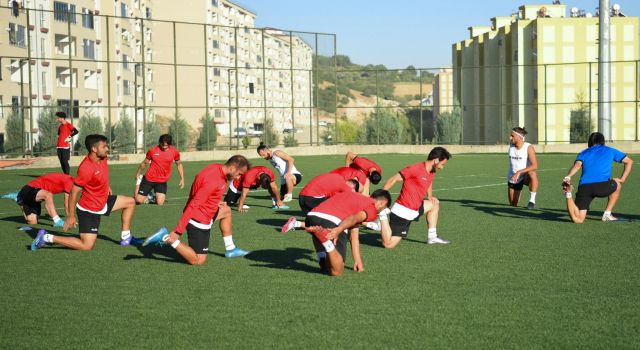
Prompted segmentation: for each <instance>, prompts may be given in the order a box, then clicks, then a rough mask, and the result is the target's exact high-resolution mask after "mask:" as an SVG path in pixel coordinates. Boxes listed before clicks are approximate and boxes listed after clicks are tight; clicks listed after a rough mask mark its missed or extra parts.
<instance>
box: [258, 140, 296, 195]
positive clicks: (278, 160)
mask: <svg viewBox="0 0 640 350" xmlns="http://www.w3.org/2000/svg"><path fill="white" fill-rule="evenodd" d="M258 154H259V155H260V157H262V158H263V159H265V160H268V161H269V163H271V165H273V167H274V168H276V169H277V170H278V172H279V173H280V199H282V201H283V202H291V200H292V199H293V187H294V186H295V185H297V184H299V183H300V181H302V174H300V172H299V171H298V169H296V166H295V164H294V163H293V157H291V156H290V155H288V154H286V153H285V152H283V151H280V150H277V149H274V150H270V149H269V147H267V146H266V145H265V144H264V143H262V142H260V145H259V146H258Z"/></svg>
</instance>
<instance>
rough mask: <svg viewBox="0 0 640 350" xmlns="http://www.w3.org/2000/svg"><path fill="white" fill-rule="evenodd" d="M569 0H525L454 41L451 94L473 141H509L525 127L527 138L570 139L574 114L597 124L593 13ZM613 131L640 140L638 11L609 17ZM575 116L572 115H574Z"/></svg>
mask: <svg viewBox="0 0 640 350" xmlns="http://www.w3.org/2000/svg"><path fill="white" fill-rule="evenodd" d="M566 12H567V9H566V5H551V4H550V5H524V6H521V7H520V8H519V11H518V13H516V14H514V15H512V16H505V17H495V18H492V25H491V26H488V27H470V28H469V31H470V38H469V39H466V40H463V41H460V42H458V43H455V44H454V45H453V55H452V56H453V79H454V96H455V98H457V99H458V100H459V101H460V102H461V105H462V108H463V122H464V126H463V138H464V142H465V143H470V144H474V143H477V144H494V143H502V142H506V141H507V140H508V136H509V134H508V130H509V129H511V128H512V127H514V126H524V127H526V128H527V130H528V131H529V140H531V142H540V143H543V142H544V143H568V142H570V140H571V120H572V118H574V117H576V116H578V115H585V113H586V115H588V118H589V119H590V121H591V123H592V124H593V127H592V130H593V129H594V127H595V125H597V118H598V117H597V110H598V108H597V99H598V97H597V96H598V94H597V85H598V77H597V72H598V63H597V61H598V31H599V29H598V18H595V17H590V16H588V15H584V12H583V11H577V10H573V9H572V11H571V14H570V15H569V16H567V13H566ZM611 60H612V63H611V78H612V79H611V92H612V93H611V95H612V98H611V100H612V103H611V105H612V107H611V115H612V138H613V139H614V140H637V138H638V130H637V118H638V110H637V108H636V102H637V96H638V91H637V88H636V86H637V83H638V80H637V78H636V77H637V75H638V72H637V68H636V67H637V62H636V61H637V60H638V18H637V17H622V16H613V17H612V18H611ZM572 116H573V117H572Z"/></svg>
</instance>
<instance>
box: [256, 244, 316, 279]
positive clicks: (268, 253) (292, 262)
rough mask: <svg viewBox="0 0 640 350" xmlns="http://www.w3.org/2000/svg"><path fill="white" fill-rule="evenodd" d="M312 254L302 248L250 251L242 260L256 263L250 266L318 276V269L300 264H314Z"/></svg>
mask: <svg viewBox="0 0 640 350" xmlns="http://www.w3.org/2000/svg"><path fill="white" fill-rule="evenodd" d="M313 254H314V252H313V251H311V250H309V249H302V248H286V249H284V250H279V249H263V250H255V251H252V252H251V253H250V254H248V255H245V257H244V258H245V259H248V260H251V261H255V262H256V263H257V264H252V265H251V266H256V267H267V268H271V269H282V270H296V271H302V272H308V273H318V274H320V273H321V272H320V268H318V267H316V266H311V265H308V264H305V263H302V262H301V261H307V262H313V263H316V260H315V259H314V256H313Z"/></svg>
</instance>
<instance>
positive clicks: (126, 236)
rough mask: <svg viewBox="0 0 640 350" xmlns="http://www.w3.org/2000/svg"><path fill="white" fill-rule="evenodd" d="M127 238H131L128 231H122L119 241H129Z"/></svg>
mask: <svg viewBox="0 0 640 350" xmlns="http://www.w3.org/2000/svg"><path fill="white" fill-rule="evenodd" d="M129 237H131V231H130V230H126V231H122V233H121V234H120V239H122V240H125V239H129Z"/></svg>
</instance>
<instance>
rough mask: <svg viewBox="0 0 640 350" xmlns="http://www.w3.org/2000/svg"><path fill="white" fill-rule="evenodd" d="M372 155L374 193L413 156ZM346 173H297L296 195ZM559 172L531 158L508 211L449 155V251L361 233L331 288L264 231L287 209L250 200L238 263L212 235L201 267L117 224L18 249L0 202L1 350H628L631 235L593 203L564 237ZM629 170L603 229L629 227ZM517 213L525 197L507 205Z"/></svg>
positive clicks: (297, 248)
mask: <svg viewBox="0 0 640 350" xmlns="http://www.w3.org/2000/svg"><path fill="white" fill-rule="evenodd" d="M371 158H372V159H374V160H376V161H377V162H378V163H379V164H380V165H381V166H382V168H383V171H384V172H383V182H382V183H381V184H380V186H381V185H382V184H383V183H384V180H386V178H387V177H388V176H389V175H391V174H394V173H395V172H396V171H398V170H400V169H401V168H402V167H404V166H406V165H409V164H412V163H414V162H418V161H421V160H423V159H424V156H415V155H402V154H400V155H398V154H393V155H375V156H372V157H371ZM636 158H638V157H636ZM343 159H344V158H343V156H342V155H336V156H314V157H297V158H296V165H297V167H298V169H300V171H301V172H302V173H303V174H304V179H303V183H306V182H307V181H308V180H309V179H310V178H311V177H312V176H314V175H317V174H319V173H321V172H324V171H326V170H330V169H333V168H335V167H338V166H341V164H343V161H344V160H343ZM573 159H574V156H573V155H558V154H547V155H539V163H540V171H539V178H540V182H541V187H540V189H539V191H538V200H537V202H538V206H537V209H535V210H527V209H525V208H522V207H521V208H511V207H509V206H507V205H506V185H505V175H506V167H507V157H506V155H482V154H476V155H454V157H453V159H451V161H450V162H449V163H448V164H447V166H446V168H445V169H444V170H443V171H441V172H440V173H439V174H438V175H437V177H436V180H435V183H434V190H435V191H434V194H435V195H436V196H437V197H438V198H439V199H440V201H441V214H440V215H441V216H440V223H439V225H438V233H439V235H440V236H441V237H443V238H445V239H449V240H451V241H452V242H453V243H452V244H451V245H449V246H430V245H427V244H425V238H426V226H425V223H424V217H423V218H422V219H421V222H419V223H414V224H413V225H412V226H411V231H410V233H409V237H408V239H406V240H405V241H403V242H402V243H401V244H400V246H399V247H397V248H396V249H393V250H385V249H383V248H382V247H381V244H380V241H379V234H378V233H375V232H373V231H369V230H363V235H362V236H361V245H362V257H363V261H364V265H365V269H366V271H365V272H364V273H355V272H353V271H352V270H350V269H351V266H352V260H351V258H350V257H349V259H348V261H347V268H348V270H346V271H345V273H344V275H343V276H341V277H338V278H330V277H327V276H325V275H322V274H320V273H318V268H317V265H316V262H315V253H314V251H313V246H312V244H311V240H310V236H309V235H308V234H307V233H305V232H304V231H296V232H291V233H287V234H284V235H283V234H281V233H279V231H277V230H279V227H280V225H282V224H283V223H284V222H285V220H286V219H287V217H288V216H289V215H291V214H294V215H297V214H298V212H297V209H298V205H297V202H295V201H294V202H292V203H291V204H292V209H291V210H289V211H282V212H274V211H272V210H271V209H270V208H269V207H270V200H269V199H268V197H267V195H266V192H252V193H251V194H250V198H249V200H248V203H247V204H248V205H250V206H251V209H250V210H249V212H248V213H245V214H240V213H238V212H236V211H234V216H233V220H234V240H235V242H236V244H237V245H238V246H239V247H241V248H243V249H246V250H251V251H252V253H251V254H250V255H248V256H247V257H245V258H235V259H226V258H225V257H224V247H223V243H222V239H221V237H220V231H219V229H218V228H217V226H216V228H215V230H214V232H213V234H212V240H211V243H210V248H211V251H210V255H209V258H208V261H207V263H206V265H205V266H200V267H193V266H189V265H187V264H185V263H183V261H182V260H181V259H180V258H179V257H178V256H177V255H176V254H175V251H173V249H172V248H170V247H169V248H164V249H158V248H149V249H146V248H145V249H139V248H136V247H121V246H119V244H118V241H119V232H120V227H119V221H120V215H119V213H115V214H112V216H111V217H106V218H103V219H102V225H101V227H100V231H101V232H102V233H103V235H101V236H100V237H99V239H98V242H97V244H96V247H95V250H94V251H90V252H76V251H71V250H68V249H64V248H61V247H56V246H51V247H45V248H42V249H41V250H38V251H37V252H31V251H29V250H28V246H29V244H30V242H31V240H32V236H31V235H29V234H28V233H25V232H23V231H19V230H17V228H18V227H20V226H23V223H22V222H21V220H22V218H21V214H20V211H19V209H18V207H17V206H16V205H15V203H12V202H11V201H8V200H0V229H1V230H0V247H1V248H0V261H1V262H2V269H1V272H0V281H1V282H0V283H1V287H2V288H1V290H0V310H1V311H0V325H1V326H2V332H0V348H6V349H13V348H65V349H67V348H82V349H84V348H252V349H255V348H278V349H280V348H294V349H300V348H313V349H320V348H367V349H371V348H420V349H432V348H446V349H457V348H473V349H475V348H607V349H609V348H636V349H637V348H639V347H640V303H639V300H640V274H638V268H639V267H640V253H639V252H640V250H639V248H640V230H639V228H640V222H627V223H604V222H601V221H600V220H599V218H600V215H601V214H602V210H603V209H604V206H605V200H602V199H601V200H596V201H594V203H593V204H592V207H591V213H590V215H589V218H588V220H587V221H586V222H585V223H584V224H582V225H574V224H571V223H570V222H569V219H568V216H567V214H566V211H565V204H564V197H563V195H562V193H561V191H560V183H561V180H562V178H563V177H564V175H565V174H566V171H567V169H568V168H569V167H570V166H571V164H572V162H573ZM253 162H254V163H255V164H266V162H264V161H263V160H261V159H256V160H253ZM205 164H206V163H203V162H198V163H185V173H186V175H185V176H186V181H185V182H186V183H187V186H186V188H185V189H184V190H180V189H179V188H178V186H177V184H178V181H177V174H175V172H174V178H173V180H172V181H171V182H170V185H169V193H168V203H167V205H165V206H163V207H158V206H155V205H142V206H138V207H137V208H136V212H135V216H134V221H133V227H132V232H133V234H134V236H137V237H142V236H146V235H148V234H150V233H152V232H153V231H155V230H156V229H157V228H158V227H160V226H167V227H168V228H170V229H171V228H173V227H174V226H175V224H176V222H177V220H178V218H179V216H180V213H181V210H182V208H183V205H184V203H185V201H186V196H187V194H188V187H189V185H190V183H191V181H192V179H193V177H194V175H195V174H196V173H197V171H198V170H199V169H201V168H202V167H203V166H204V165H205ZM136 167H137V165H118V166H112V167H111V168H110V173H111V184H112V188H113V190H114V191H115V192H116V193H119V194H127V195H130V194H132V192H133V190H134V182H135V179H134V175H135V168H136ZM48 171H58V169H47V170H42V169H22V170H10V171H2V172H0V192H8V191H12V190H16V189H19V188H20V187H21V186H23V185H24V184H26V183H27V182H28V181H30V179H31V178H32V176H35V175H38V174H42V173H44V172H48ZM638 171H639V170H637V169H636V171H635V172H633V173H632V174H631V176H630V177H629V179H628V181H627V182H626V183H625V184H624V189H623V193H622V197H621V199H620V201H619V202H618V205H617V207H616V208H615V210H614V214H615V215H618V216H620V217H626V218H631V219H636V220H640V214H639V209H640V203H639V202H638V197H639V196H640V190H639V189H638V186H639V185H640V180H638V179H639V177H638ZM72 172H75V169H72ZM620 172H621V167H619V166H617V165H616V167H615V168H614V174H619V173H620ZM574 181H575V182H577V177H576V178H575V179H574ZM300 188H301V187H298V188H297V189H296V192H295V194H296V195H295V196H294V198H296V197H297V193H298V192H299V190H300ZM398 191H399V186H396V188H394V189H393V190H392V192H395V194H394V198H395V197H396V196H397V192H398ZM527 199H528V191H527V190H525V191H524V192H523V199H522V203H521V206H524V205H526V202H527ZM58 206H59V207H61V206H62V205H61V201H59V205H58ZM43 212H44V208H43ZM50 225H51V221H50V219H49V218H48V217H45V218H43V219H42V221H41V225H38V226H37V227H42V228H46V229H47V230H50V231H54V232H55V231H56V230H53V229H52V227H51V226H50ZM184 241H186V239H184ZM349 255H350V254H349Z"/></svg>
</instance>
